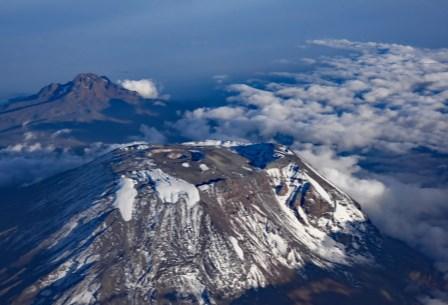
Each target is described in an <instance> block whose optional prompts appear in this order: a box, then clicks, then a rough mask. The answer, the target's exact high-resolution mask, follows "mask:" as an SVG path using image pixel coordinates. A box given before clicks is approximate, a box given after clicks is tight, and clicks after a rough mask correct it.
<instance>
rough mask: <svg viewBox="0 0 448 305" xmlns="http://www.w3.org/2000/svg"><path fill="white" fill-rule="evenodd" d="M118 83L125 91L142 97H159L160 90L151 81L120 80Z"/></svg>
mask: <svg viewBox="0 0 448 305" xmlns="http://www.w3.org/2000/svg"><path fill="white" fill-rule="evenodd" d="M118 83H119V84H120V85H121V86H122V87H123V88H125V89H128V90H130V91H135V92H137V93H138V94H139V95H140V96H141V97H144V98H149V99H156V98H158V97H159V90H158V89H157V86H156V84H155V83H154V81H153V80H151V79H141V80H129V79H125V80H120V81H118Z"/></svg>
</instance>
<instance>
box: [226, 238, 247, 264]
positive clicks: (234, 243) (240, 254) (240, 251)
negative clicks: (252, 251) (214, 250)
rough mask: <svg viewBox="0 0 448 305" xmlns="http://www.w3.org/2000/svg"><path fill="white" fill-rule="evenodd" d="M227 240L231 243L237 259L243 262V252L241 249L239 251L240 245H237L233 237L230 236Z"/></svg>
mask: <svg viewBox="0 0 448 305" xmlns="http://www.w3.org/2000/svg"><path fill="white" fill-rule="evenodd" d="M229 240H230V242H231V243H232V246H233V249H234V250H235V252H236V254H237V255H238V257H239V258H240V259H241V260H244V252H243V249H241V247H240V245H239V243H238V240H237V239H236V238H235V237H233V236H230V237H229Z"/></svg>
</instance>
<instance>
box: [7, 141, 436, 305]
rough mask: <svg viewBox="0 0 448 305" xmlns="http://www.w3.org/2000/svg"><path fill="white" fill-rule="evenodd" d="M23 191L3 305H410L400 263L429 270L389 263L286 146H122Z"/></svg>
mask: <svg viewBox="0 0 448 305" xmlns="http://www.w3.org/2000/svg"><path fill="white" fill-rule="evenodd" d="M55 185H57V187H55ZM32 188H36V189H38V190H40V191H41V192H42V194H40V195H38V196H33V198H32V200H30V203H29V204H28V205H26V204H23V215H22V217H23V219H26V224H18V225H16V226H15V227H14V228H11V229H9V230H8V229H6V230H4V231H3V232H2V235H1V238H0V246H1V247H3V248H4V249H11V250H10V251H11V253H10V255H9V256H8V257H6V258H5V259H3V260H2V261H0V270H1V271H2V272H0V291H1V294H0V298H1V300H5V302H6V303H12V304H33V303H39V302H40V303H51V304H97V303H100V304H106V303H107V304H229V303H230V302H232V301H235V302H236V303H238V302H240V301H241V302H244V297H242V296H244V295H245V294H246V293H248V292H250V291H254V290H253V289H257V291H258V290H263V289H269V287H280V288H278V289H280V290H279V291H282V290H281V289H286V290H287V291H288V292H285V294H284V295H285V297H286V296H288V295H289V294H291V296H290V298H292V299H294V298H296V299H297V300H298V299H300V298H301V297H302V296H304V295H308V296H309V298H308V299H307V301H306V303H304V302H305V301H303V302H302V303H300V302H298V301H297V302H296V304H321V303H314V301H313V300H314V297H315V295H316V298H317V299H318V298H322V297H325V295H328V294H330V296H331V295H332V293H333V294H335V295H339V297H347V296H350V297H355V298H353V300H358V301H359V299H356V296H360V295H361V296H362V295H364V294H366V293H367V294H366V295H369V299H367V300H365V302H361V303H362V304H371V303H369V302H370V301H371V300H373V301H374V302H376V303H374V304H383V303H384V304H386V302H385V299H386V298H388V300H389V303H390V304H397V305H398V304H399V305H403V304H415V303H413V301H414V300H416V297H415V295H414V294H411V293H410V294H409V295H407V294H406V293H407V292H406V293H405V292H404V291H406V290H405V287H406V285H409V283H408V282H409V279H408V277H407V272H409V271H410V269H409V268H410V267H409V266H408V265H406V264H407V257H409V258H410V260H411V261H412V264H413V265H412V269H415V268H416V267H415V266H416V265H415V264H423V267H422V268H420V266H422V265H419V267H418V268H417V269H419V268H420V269H419V270H425V268H427V265H425V264H424V263H422V261H424V260H419V257H418V255H416V254H414V253H413V252H412V251H411V250H410V249H407V248H405V247H403V246H402V245H401V244H398V245H397V244H394V247H393V249H394V253H391V254H388V252H389V251H390V249H389V248H388V243H390V241H389V240H388V239H386V238H385V237H383V236H382V235H381V234H380V233H379V232H378V231H377V230H376V229H375V228H374V227H373V226H372V224H371V223H370V222H369V221H368V219H367V218H366V217H365V215H364V214H363V213H362V211H361V210H360V209H359V206H358V205H357V204H356V203H355V202H354V201H353V200H352V199H351V198H350V197H349V196H347V195H346V194H344V193H342V192H340V191H339V190H337V189H335V188H333V187H332V186H331V185H330V184H329V183H327V182H326V181H325V180H324V179H323V178H321V177H320V176H319V175H318V174H317V173H316V172H315V171H314V170H313V169H312V168H310V167H309V166H308V165H306V164H305V163H304V162H302V160H301V159H300V158H299V157H298V156H296V155H295V154H294V153H293V152H291V151H290V150H288V149H287V148H286V147H284V146H278V145H274V144H244V145H239V144H237V143H216V145H211V142H200V143H189V144H182V145H170V146H158V145H148V144H145V143H140V144H135V145H129V146H128V145H126V146H123V147H121V148H119V149H117V150H115V151H113V152H111V153H109V154H106V155H104V156H103V157H101V158H99V159H98V160H96V161H94V162H92V163H89V164H87V165H85V166H83V167H81V168H79V169H76V170H74V171H71V172H68V173H65V174H63V175H60V176H58V177H55V178H52V179H49V180H47V181H43V182H41V183H39V184H37V185H34V186H32ZM28 191H29V192H30V193H31V190H28ZM39 215H48V217H44V218H42V217H39ZM403 249H404V250H403ZM397 251H409V252H405V255H403V253H402V252H398V253H397ZM397 254H398V257H396V255H397ZM17 258H21V259H17ZM397 259H398V260H399V261H400V264H398V263H397V261H398V260H397ZM389 268H390V269H391V270H392V268H395V269H394V270H393V271H392V272H389V271H388V270H389ZM23 270H26V272H23ZM426 270H427V269H426ZM422 272H423V271H422ZM414 278H415V277H414ZM312 281H318V282H317V283H316V284H313V285H314V286H311V287H310V288H306V287H307V285H308V284H310V285H311V283H312ZM319 281H322V282H319ZM281 287H289V288H281ZM316 287H319V289H317V290H316ZM335 287H336V288H335ZM288 289H289V290H288ZM300 289H305V290H300ZM294 291H295V292H294ZM381 291H386V292H387V293H382V292H381ZM293 292H294V293H293ZM321 295H322V296H321ZM236 300H238V301H236ZM249 300H251V299H249ZM344 300H345V299H344ZM348 300H350V298H349V299H348ZM254 303H259V302H257V301H254V300H252V301H250V302H249V304H254ZM271 304H275V303H271ZM344 304H359V302H358V303H350V301H346V302H344Z"/></svg>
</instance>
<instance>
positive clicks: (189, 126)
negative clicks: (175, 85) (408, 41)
mask: <svg viewBox="0 0 448 305" xmlns="http://www.w3.org/2000/svg"><path fill="white" fill-rule="evenodd" d="M311 43H314V44H319V45H326V46H331V47H338V48H345V49H349V50H353V51H355V52H356V54H351V55H349V56H346V57H334V58H327V59H324V60H323V61H322V62H321V63H320V65H319V66H317V67H316V69H315V70H314V71H312V72H309V73H306V74H290V75H289V76H290V77H292V78H294V79H295V80H296V82H295V83H294V84H283V83H269V84H267V85H266V86H265V87H264V88H261V89H260V88H255V87H253V86H249V85H247V84H234V85H231V86H230V87H229V90H230V91H232V92H234V93H235V95H234V96H233V97H231V98H230V99H229V102H230V103H231V104H230V105H229V106H223V107H219V108H213V109H209V108H200V109H197V110H195V111H192V112H189V113H187V114H186V116H185V118H184V120H183V121H181V122H179V124H178V125H179V127H181V128H180V129H181V130H183V131H184V133H185V134H186V135H187V136H190V137H193V138H202V137H204V136H206V135H209V134H211V135H215V136H216V137H221V136H233V137H244V138H245V137H247V136H248V135H253V134H260V135H261V136H262V137H263V138H275V136H277V135H278V134H285V135H288V136H291V137H293V138H294V139H295V140H296V141H299V142H301V143H313V144H323V145H329V146H332V147H334V148H335V149H336V150H338V151H342V150H347V149H355V148H358V149H366V148H372V147H377V148H381V149H389V150H393V151H401V152H404V151H406V150H408V149H410V148H412V147H418V146H426V147H429V148H432V149H434V150H438V151H443V152H448V137H447V136H446V134H447V132H448V106H447V99H448V50H438V51H433V50H422V49H416V48H412V47H408V46H402V45H390V44H376V43H353V42H349V41H345V40H343V41H314V42H311ZM211 121H213V122H214V124H213V125H211V124H209V123H210V122H211ZM198 127H201V128H200V129H198Z"/></svg>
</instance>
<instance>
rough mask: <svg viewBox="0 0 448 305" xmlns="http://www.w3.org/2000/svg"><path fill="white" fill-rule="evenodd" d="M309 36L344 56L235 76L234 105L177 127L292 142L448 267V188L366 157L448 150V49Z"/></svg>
mask: <svg viewBox="0 0 448 305" xmlns="http://www.w3.org/2000/svg"><path fill="white" fill-rule="evenodd" d="M309 43H310V44H312V45H315V46H316V45H317V46H325V47H331V48H337V49H341V50H343V52H342V53H343V55H338V56H333V57H324V58H320V60H317V61H315V60H313V61H309V63H308V64H309V65H311V67H312V69H311V70H310V71H308V72H307V73H294V74H292V73H276V76H277V77H278V76H281V77H283V78H285V77H286V78H288V81H285V82H280V81H276V82H272V81H271V82H268V83H266V84H263V85H261V86H260V85H249V84H233V85H230V86H229V87H228V90H229V92H231V94H232V96H231V97H230V98H228V104H227V105H225V106H221V107H216V108H207V107H203V108H199V109H196V110H194V111H190V112H186V113H185V114H184V116H183V118H182V119H181V120H180V121H178V122H177V124H176V126H177V128H178V130H179V131H180V132H182V133H183V134H184V135H185V136H186V137H189V138H192V139H204V138H210V137H211V138H220V139H222V138H225V139H249V140H253V141H266V140H267V141H277V140H279V139H281V140H283V141H284V140H287V141H289V142H290V144H292V145H293V147H294V148H295V149H296V150H297V151H299V152H300V153H301V155H302V156H303V157H304V158H305V159H307V160H308V161H309V162H310V163H311V164H312V165H314V166H315V167H316V168H317V169H319V170H320V171H321V172H322V173H323V174H324V175H326V176H327V177H328V178H329V179H330V180H331V181H333V182H334V183H335V184H336V185H338V186H339V187H340V188H342V189H343V190H345V191H347V192H349V193H350V194H351V195H352V196H353V197H354V198H355V199H357V200H358V201H360V203H361V204H362V205H363V207H364V209H365V210H366V211H367V213H368V214H369V216H370V217H371V218H372V220H373V221H374V222H375V223H376V224H377V225H378V226H379V227H380V228H381V229H382V230H383V231H384V232H387V233H388V234H390V235H392V236H395V237H398V238H401V239H402V240H405V241H407V242H408V243H410V244H411V245H413V246H415V247H417V248H420V249H422V250H423V251H424V252H425V253H427V254H429V255H431V256H432V257H433V258H434V259H435V260H437V263H438V267H440V269H442V270H445V271H448V255H447V253H448V202H447V200H448V199H447V198H448V187H447V186H440V185H439V186H432V187H428V186H427V185H424V184H425V182H426V181H419V182H420V183H414V184H409V183H404V182H401V181H398V180H397V179H394V178H392V177H390V176H386V175H384V174H381V175H380V174H377V173H372V172H368V171H367V170H366V169H365V168H362V167H361V166H360V164H361V163H360V162H361V161H362V160H363V158H364V157H366V156H367V155H369V154H373V153H374V152H378V151H380V152H383V153H386V155H389V156H391V158H393V157H394V156H401V155H403V154H405V155H406V154H407V155H411V154H413V153H414V151H415V149H417V148H421V147H425V148H427V149H429V151H432V152H434V153H438V154H444V153H447V152H448V136H447V134H448V49H440V50H429V49H418V48H414V47H410V46H403V45H397V44H384V43H358V42H351V41H348V40H315V41H310V42H309ZM445 158H446V157H445ZM422 164H423V163H422Z"/></svg>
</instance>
